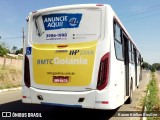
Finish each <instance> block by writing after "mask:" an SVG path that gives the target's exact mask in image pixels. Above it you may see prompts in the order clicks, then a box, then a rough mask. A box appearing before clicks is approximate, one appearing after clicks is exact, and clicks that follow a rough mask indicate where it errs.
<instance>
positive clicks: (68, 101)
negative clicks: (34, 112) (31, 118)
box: [22, 86, 95, 109]
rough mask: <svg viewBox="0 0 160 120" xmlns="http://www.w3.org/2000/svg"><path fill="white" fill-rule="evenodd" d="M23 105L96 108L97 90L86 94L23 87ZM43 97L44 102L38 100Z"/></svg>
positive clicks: (85, 92)
mask: <svg viewBox="0 0 160 120" xmlns="http://www.w3.org/2000/svg"><path fill="white" fill-rule="evenodd" d="M22 89H23V96H26V97H23V98H22V102H23V103H35V104H49V105H54V106H69V107H82V108H92V109H93V108H94V107H95V90H91V91H84V92H64V91H49V90H40V89H36V88H33V87H30V88H28V89H27V87H25V86H23V87H22ZM38 96H42V98H43V100H40V99H38Z"/></svg>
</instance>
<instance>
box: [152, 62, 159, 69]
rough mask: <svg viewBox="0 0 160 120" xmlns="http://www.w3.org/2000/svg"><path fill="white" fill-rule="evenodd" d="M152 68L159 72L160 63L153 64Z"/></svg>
mask: <svg viewBox="0 0 160 120" xmlns="http://www.w3.org/2000/svg"><path fill="white" fill-rule="evenodd" d="M152 68H154V69H155V70H159V69H160V63H154V64H152Z"/></svg>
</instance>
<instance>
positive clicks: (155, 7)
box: [120, 5, 160, 16]
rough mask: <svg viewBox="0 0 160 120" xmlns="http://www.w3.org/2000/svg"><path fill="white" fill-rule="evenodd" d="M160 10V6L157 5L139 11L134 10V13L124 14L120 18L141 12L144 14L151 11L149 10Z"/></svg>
mask: <svg viewBox="0 0 160 120" xmlns="http://www.w3.org/2000/svg"><path fill="white" fill-rule="evenodd" d="M159 8H160V5H156V6H151V7H148V8H143V9H138V10H134V11H131V12H126V13H122V14H120V16H128V14H129V15H130V14H132V13H133V14H134V13H137V12H138V13H139V12H144V11H149V10H155V9H159Z"/></svg>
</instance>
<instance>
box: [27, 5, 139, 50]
mask: <svg viewBox="0 0 160 120" xmlns="http://www.w3.org/2000/svg"><path fill="white" fill-rule="evenodd" d="M82 7H83V8H96V7H99V8H101V7H107V8H108V9H111V10H112V11H113V17H114V18H116V20H117V21H118V23H119V24H120V26H121V27H122V29H123V30H124V32H125V33H126V34H127V36H128V37H129V39H130V40H131V42H132V43H133V44H134V45H135V46H136V44H135V43H134V41H133V39H132V38H131V36H130V35H129V33H128V32H127V30H126V29H125V27H124V26H123V24H122V22H121V21H120V19H119V18H118V16H117V15H116V13H115V12H114V10H113V9H112V7H111V6H110V5H109V4H74V5H64V6H56V7H50V8H45V9H40V10H37V11H33V12H31V13H30V15H33V13H34V15H36V14H38V15H39V14H40V13H44V12H46V11H47V12H50V11H53V10H55V11H56V10H64V9H73V8H82ZM136 48H137V50H138V51H139V49H138V47H137V46H136Z"/></svg>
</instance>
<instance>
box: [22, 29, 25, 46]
mask: <svg viewBox="0 0 160 120" xmlns="http://www.w3.org/2000/svg"><path fill="white" fill-rule="evenodd" d="M22 29H23V30H22V40H23V48H24V37H25V36H24V27H23V28H22Z"/></svg>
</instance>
